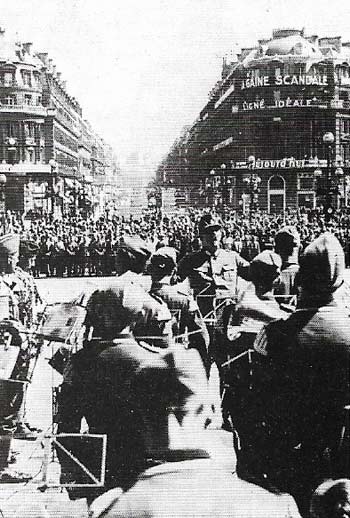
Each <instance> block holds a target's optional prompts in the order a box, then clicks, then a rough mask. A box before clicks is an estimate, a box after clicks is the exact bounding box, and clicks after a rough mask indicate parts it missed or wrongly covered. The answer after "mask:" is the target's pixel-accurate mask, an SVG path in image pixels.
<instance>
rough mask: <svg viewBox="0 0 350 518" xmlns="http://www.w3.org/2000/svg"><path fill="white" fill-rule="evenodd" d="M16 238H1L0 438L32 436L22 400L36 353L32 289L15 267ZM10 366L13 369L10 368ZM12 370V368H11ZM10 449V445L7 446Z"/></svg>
mask: <svg viewBox="0 0 350 518" xmlns="http://www.w3.org/2000/svg"><path fill="white" fill-rule="evenodd" d="M19 244H20V240H19V236H18V235H16V234H6V235H4V236H1V238H0V286H1V303H0V305H1V310H0V313H1V314H0V316H1V342H2V344H1V346H2V348H3V351H2V358H1V360H2V376H1V377H2V379H1V384H0V396H1V405H0V429H1V433H2V434H3V435H12V434H13V433H20V434H21V436H23V434H24V435H25V436H27V437H28V436H32V434H33V431H35V429H33V428H32V427H29V425H27V424H26V423H25V398H26V388H27V383H28V381H30V379H31V376H32V373H33V369H34V366H35V359H36V356H37V353H38V350H36V349H35V344H34V343H32V341H31V339H30V337H28V331H29V328H30V325H31V324H32V323H33V321H34V317H35V300H34V299H33V294H34V292H35V290H34V288H33V289H32V287H33V286H35V283H34V280H33V278H32V276H31V275H30V274H28V273H26V272H25V271H24V270H22V268H20V267H18V266H16V265H17V262H18V257H19ZM11 365H12V367H11ZM10 367H11V368H10ZM8 446H9V443H8Z"/></svg>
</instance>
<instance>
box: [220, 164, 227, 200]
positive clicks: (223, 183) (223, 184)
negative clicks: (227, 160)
mask: <svg viewBox="0 0 350 518" xmlns="http://www.w3.org/2000/svg"><path fill="white" fill-rule="evenodd" d="M220 171H221V205H222V209H224V208H225V205H226V201H227V199H226V175H225V171H226V164H221V166H220Z"/></svg>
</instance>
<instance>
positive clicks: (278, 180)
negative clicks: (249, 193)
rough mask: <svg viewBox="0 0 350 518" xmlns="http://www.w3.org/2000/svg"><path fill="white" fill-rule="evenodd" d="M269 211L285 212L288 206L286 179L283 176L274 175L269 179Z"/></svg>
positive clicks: (274, 212)
mask: <svg viewBox="0 0 350 518" xmlns="http://www.w3.org/2000/svg"><path fill="white" fill-rule="evenodd" d="M267 189H268V193H267V194H268V198H267V199H268V209H267V210H268V212H269V213H270V214H271V213H273V214H276V213H279V212H284V211H285V207H286V188H285V180H284V178H282V176H278V175H274V176H271V178H269V181H268V186H267Z"/></svg>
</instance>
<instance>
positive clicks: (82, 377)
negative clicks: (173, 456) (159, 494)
mask: <svg viewBox="0 0 350 518" xmlns="http://www.w3.org/2000/svg"><path fill="white" fill-rule="evenodd" d="M150 308H152V311H153V313H156V311H157V310H158V311H159V313H160V314H161V315H163V318H165V317H166V318H167V320H168V321H170V319H171V316H170V313H169V312H168V313H167V315H165V314H164V308H163V306H162V305H160V304H158V306H157V307H156V301H155V300H154V299H152V298H151V297H150V295H148V294H147V293H146V292H145V291H144V290H143V289H142V288H141V287H140V286H135V285H134V284H132V283H129V282H128V281H126V280H125V279H121V278H120V279H117V280H115V281H113V282H112V283H111V287H110V288H108V289H104V290H96V291H95V292H94V293H93V294H92V295H91V297H90V298H89V301H88V303H87V316H86V328H87V338H86V340H85V342H84V347H83V349H81V350H80V351H78V352H77V353H76V354H74V355H73V356H72V357H71V363H70V367H69V371H68V372H67V374H66V375H65V374H64V382H63V385H62V387H61V393H60V398H59V418H58V419H59V426H58V432H59V433H74V432H75V433H79V432H80V428H81V420H82V418H83V417H85V419H86V421H87V424H88V426H89V432H90V433H98V434H107V437H108V451H107V468H106V487H107V488H110V487H115V486H121V487H124V488H126V487H128V485H129V484H130V483H131V482H132V481H133V480H134V478H135V476H136V475H137V474H138V473H139V472H140V470H142V469H143V468H144V466H145V462H146V459H145V456H144V447H143V427H142V426H141V425H140V422H139V420H138V414H137V412H136V410H135V402H134V400H133V394H132V391H131V390H130V386H131V382H132V378H133V375H134V373H135V371H136V370H137V369H138V367H139V366H140V365H141V364H142V363H143V362H144V361H147V360H148V359H149V357H150V356H153V355H155V354H158V352H159V350H160V349H159V348H156V347H150V346H148V345H147V344H145V343H144V342H142V341H139V342H138V341H136V340H135V337H134V328H135V326H136V324H137V322H138V321H139V320H140V319H143V318H144V317H145V311H149V310H150ZM153 317H154V319H156V315H155V314H153ZM88 335H89V336H88ZM62 443H63V444H64V446H65V447H67V448H69V449H72V447H71V446H70V441H69V439H65V440H63V439H62ZM73 453H74V448H73ZM60 458H61V465H62V478H63V481H72V480H76V474H77V471H76V469H77V468H76V467H75V468H74V465H72V464H71V462H70V461H69V459H67V458H66V457H64V456H62V455H60ZM80 460H81V461H82V462H83V463H84V461H86V462H87V463H89V465H91V464H92V465H95V466H96V465H98V459H95V460H94V458H93V455H91V451H89V452H85V453H84V452H83V453H82V457H80ZM94 463H95V464H94ZM80 476H81V475H80ZM91 493H92V492H90V494H89V495H87V494H86V493H85V491H83V492H82V491H79V490H74V492H72V493H71V496H72V497H73V498H79V497H82V496H88V497H89V498H91Z"/></svg>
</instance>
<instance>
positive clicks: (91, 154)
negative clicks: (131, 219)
mask: <svg viewBox="0 0 350 518" xmlns="http://www.w3.org/2000/svg"><path fill="white" fill-rule="evenodd" d="M111 168H112V169H113V171H114V173H116V172H117V165H116V157H115V155H114V154H113V153H111V151H110V146H108V145H107V144H106V143H105V142H104V140H103V139H101V137H99V136H98V135H97V134H96V133H95V132H94V131H93V129H92V128H91V126H90V125H89V123H88V122H87V121H85V120H84V118H83V113H82V108H81V106H80V105H79V102H78V101H77V100H76V99H75V98H74V97H72V96H71V95H69V93H68V92H67V88H66V83H65V81H63V80H62V75H61V73H60V72H57V71H56V66H55V65H54V64H53V62H52V60H51V59H50V58H49V56H48V54H47V53H33V51H32V44H31V43H15V42H11V41H9V40H8V39H7V38H6V37H5V31H4V30H2V29H0V174H2V175H5V176H2V179H3V182H2V184H1V185H2V189H5V201H6V208H7V209H10V210H19V211H24V212H29V211H32V212H39V213H40V212H52V213H56V215H62V214H63V213H64V212H66V211H76V210H78V209H79V208H84V206H85V208H86V209H87V208H93V206H94V203H93V192H94V189H93V187H92V186H93V184H94V179H95V177H96V176H98V182H96V183H98V184H101V181H100V177H101V176H103V175H104V174H105V173H106V170H107V169H109V170H110V169H111ZM98 189H100V187H99V188H98Z"/></svg>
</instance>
